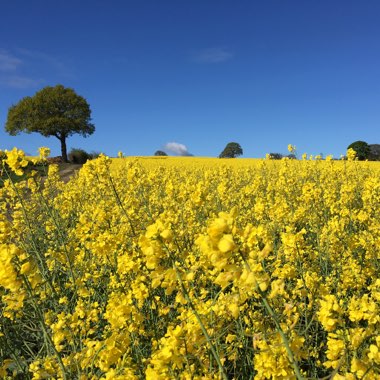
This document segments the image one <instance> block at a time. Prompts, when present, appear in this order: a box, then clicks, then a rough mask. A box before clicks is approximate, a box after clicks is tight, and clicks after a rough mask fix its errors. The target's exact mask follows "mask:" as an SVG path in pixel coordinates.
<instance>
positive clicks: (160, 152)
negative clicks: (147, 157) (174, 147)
mask: <svg viewBox="0 0 380 380" xmlns="http://www.w3.org/2000/svg"><path fill="white" fill-rule="evenodd" d="M154 155H155V156H167V153H166V152H164V151H163V150H156V151H155V153H154Z"/></svg>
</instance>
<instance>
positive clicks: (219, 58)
mask: <svg viewBox="0 0 380 380" xmlns="http://www.w3.org/2000/svg"><path fill="white" fill-rule="evenodd" d="M233 57H234V54H233V53H232V52H231V51H229V50H228V49H226V48H221V47H213V48H208V49H201V50H199V51H197V52H195V53H194V54H193V61H195V62H197V63H221V62H225V61H228V60H230V59H232V58H233Z"/></svg>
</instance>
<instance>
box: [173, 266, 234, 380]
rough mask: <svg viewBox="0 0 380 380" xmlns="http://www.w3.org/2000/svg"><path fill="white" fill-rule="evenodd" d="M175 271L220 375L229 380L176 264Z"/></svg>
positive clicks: (224, 379)
mask: <svg viewBox="0 0 380 380" xmlns="http://www.w3.org/2000/svg"><path fill="white" fill-rule="evenodd" d="M174 269H175V272H176V275H177V279H178V282H179V284H180V286H181V290H182V293H183V295H184V297H185V299H186V301H187V302H188V303H189V305H190V307H191V310H192V311H193V313H194V315H195V318H196V319H197V321H198V323H199V326H200V328H201V330H202V333H203V335H204V336H205V338H206V340H207V342H208V344H209V346H210V350H211V353H212V355H213V357H214V359H215V361H216V362H217V364H218V367H219V371H220V374H221V376H222V378H223V380H228V377H227V374H226V372H225V371H224V368H223V364H222V362H221V361H220V358H219V355H218V354H217V352H216V350H215V347H214V345H213V343H212V341H211V337H210V335H209V334H208V332H207V330H206V328H205V326H204V324H203V322H202V320H201V318H200V316H199V314H198V312H197V310H196V309H195V306H194V304H193V303H192V301H191V299H190V297H189V294H188V292H187V290H186V288H185V285H184V283H183V281H182V278H181V275H180V273H179V270H178V268H177V266H176V265H175V264H174Z"/></svg>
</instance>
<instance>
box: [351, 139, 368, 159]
mask: <svg viewBox="0 0 380 380" xmlns="http://www.w3.org/2000/svg"><path fill="white" fill-rule="evenodd" d="M347 149H353V150H354V151H355V152H356V157H357V158H358V159H359V160H361V161H363V160H366V159H368V156H369V154H370V146H369V145H368V144H367V143H366V142H365V141H360V140H359V141H355V142H353V143H352V144H350V145H349V146H348V147H347Z"/></svg>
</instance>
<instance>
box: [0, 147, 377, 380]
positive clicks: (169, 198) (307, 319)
mask: <svg viewBox="0 0 380 380" xmlns="http://www.w3.org/2000/svg"><path fill="white" fill-rule="evenodd" d="M290 148H292V150H291V151H292V152H294V151H295V147H293V146H290ZM48 153H49V151H48V150H47V148H43V149H42V150H41V151H40V158H41V159H45V158H46V156H47V155H48ZM5 154H6V158H5V160H6V161H5V162H6V163H7V167H5V166H4V167H3V170H14V171H15V172H16V173H20V172H21V171H22V168H23V167H24V166H26V165H25V164H24V159H25V157H24V155H23V153H22V152H20V151H18V150H14V151H11V152H6V153H5ZM0 208H1V210H2V213H1V214H0V310H1V311H0V377H2V378H6V377H7V376H8V378H12V377H15V376H17V375H18V376H23V378H30V379H35V380H37V379H48V378H56V379H145V378H146V379H152V380H153V379H220V378H223V379H248V378H254V379H258V380H260V379H293V378H298V379H301V378H305V379H306V378H329V377H332V376H334V378H336V379H362V378H369V379H377V378H379V379H380V317H379V315H380V310H379V308H380V306H379V305H380V276H379V274H380V266H379V254H380V244H379V242H380V166H379V164H377V163H368V162H359V161H356V160H355V157H354V156H353V155H349V160H347V161H334V160H332V159H331V158H330V159H328V160H321V159H308V158H307V156H303V159H302V160H288V159H285V160H281V161H273V160H248V159H238V160H227V159H226V160H224V159H201V158H190V157H184V158H170V157H169V158H168V157H165V159H163V158H160V157H155V158H124V157H123V156H122V155H119V158H118V159H114V160H111V159H110V158H108V157H106V156H104V155H100V157H99V158H97V159H96V160H92V161H89V162H87V163H86V164H85V165H84V166H83V168H82V169H81V171H80V172H79V173H78V174H77V175H76V176H74V177H73V178H72V179H71V180H70V181H69V182H68V183H67V184H64V183H63V182H62V181H61V180H60V178H59V174H58V169H57V167H56V166H54V165H50V166H49V168H48V173H47V177H46V179H45V180H44V181H41V180H39V179H38V178H37V177H36V176H30V177H27V178H26V179H25V181H21V182H17V183H13V182H12V181H10V180H6V181H4V186H3V187H2V188H1V189H0Z"/></svg>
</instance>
